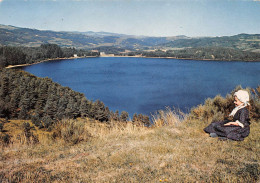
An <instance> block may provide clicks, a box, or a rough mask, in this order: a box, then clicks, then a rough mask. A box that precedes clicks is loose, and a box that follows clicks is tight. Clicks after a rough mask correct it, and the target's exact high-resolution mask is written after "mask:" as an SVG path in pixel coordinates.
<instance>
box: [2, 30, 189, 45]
mask: <svg viewBox="0 0 260 183" xmlns="http://www.w3.org/2000/svg"><path fill="white" fill-rule="evenodd" d="M185 38H187V37H186V36H175V37H146V36H131V35H124V34H116V33H108V32H92V31H89V32H55V31H42V30H36V29H28V28H20V27H14V26H9V25H0V44H1V45H10V46H28V47H35V46H40V45H41V44H45V43H52V44H57V45H59V46H62V47H75V48H84V49H92V48H96V47H100V46H114V47H119V48H127V49H143V48H145V47H147V48H149V47H154V46H157V45H161V44H166V43H169V42H170V41H174V40H177V39H185Z"/></svg>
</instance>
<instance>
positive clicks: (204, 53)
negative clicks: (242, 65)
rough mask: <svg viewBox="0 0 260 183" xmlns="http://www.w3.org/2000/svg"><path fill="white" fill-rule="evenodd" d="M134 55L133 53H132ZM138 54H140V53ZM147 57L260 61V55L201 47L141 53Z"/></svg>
mask: <svg viewBox="0 0 260 183" xmlns="http://www.w3.org/2000/svg"><path fill="white" fill-rule="evenodd" d="M130 54H133V53H130ZM137 54H140V52H138V53H137ZM141 54H142V56H145V57H174V58H177V59H178V58H180V59H185V58H187V59H194V60H226V61H232V60H233V61H260V53H256V52H249V51H241V50H235V49H231V48H220V47H201V48H189V49H181V50H167V51H162V50H156V51H150V52H141Z"/></svg>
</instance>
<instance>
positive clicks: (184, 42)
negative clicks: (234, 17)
mask: <svg viewBox="0 0 260 183" xmlns="http://www.w3.org/2000/svg"><path fill="white" fill-rule="evenodd" d="M161 46H163V47H174V48H198V47H225V48H233V49H240V50H244V51H253V52H260V34H238V35H235V36H223V37H205V38H191V39H178V40H175V41H171V42H169V43H165V44H162V45H161Z"/></svg>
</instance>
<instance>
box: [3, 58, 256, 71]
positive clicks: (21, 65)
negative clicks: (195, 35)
mask: <svg viewBox="0 0 260 183" xmlns="http://www.w3.org/2000/svg"><path fill="white" fill-rule="evenodd" d="M99 57H104V58H106V57H107V58H109V57H110V58H117V57H118V58H124V57H126V58H162V59H176V60H195V61H225V62H260V61H248V60H216V59H193V58H176V57H146V56H142V55H135V56H120V55H114V56H111V55H107V56H106V55H104V56H84V57H63V58H53V59H46V60H41V61H39V62H35V63H31V64H20V65H8V66H7V67H5V68H6V69H12V68H16V67H25V66H30V65H35V64H40V63H43V62H48V61H55V60H69V59H80V58H99Z"/></svg>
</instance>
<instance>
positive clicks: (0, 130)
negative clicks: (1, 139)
mask: <svg viewBox="0 0 260 183" xmlns="http://www.w3.org/2000/svg"><path fill="white" fill-rule="evenodd" d="M3 128H4V125H3V123H0V132H3Z"/></svg>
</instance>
